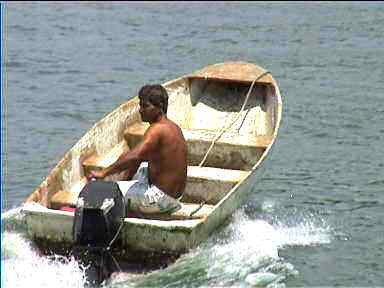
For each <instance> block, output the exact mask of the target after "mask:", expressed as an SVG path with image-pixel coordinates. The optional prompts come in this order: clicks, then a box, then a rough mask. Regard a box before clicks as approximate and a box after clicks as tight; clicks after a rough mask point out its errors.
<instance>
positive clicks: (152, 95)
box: [139, 84, 168, 114]
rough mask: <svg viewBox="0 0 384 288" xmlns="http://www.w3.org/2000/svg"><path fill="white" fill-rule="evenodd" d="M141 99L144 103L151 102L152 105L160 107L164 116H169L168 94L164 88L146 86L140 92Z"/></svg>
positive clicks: (156, 85)
mask: <svg viewBox="0 0 384 288" xmlns="http://www.w3.org/2000/svg"><path fill="white" fill-rule="evenodd" d="M139 98H140V99H141V100H143V101H149V102H150V103H152V105H154V106H156V107H159V108H160V109H161V110H162V111H163V112H164V114H167V110H168V93H167V90H165V88H164V87H163V86H161V85H159V84H155V85H144V86H143V87H141V89H140V91H139Z"/></svg>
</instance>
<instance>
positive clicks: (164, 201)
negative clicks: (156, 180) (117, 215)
mask: <svg viewBox="0 0 384 288" xmlns="http://www.w3.org/2000/svg"><path fill="white" fill-rule="evenodd" d="M117 184H118V185H119V188H120V190H121V192H122V194H123V196H124V201H125V205H126V207H127V211H137V212H141V213H144V214H150V213H173V212H176V211H177V210H179V209H180V208H181V204H180V202H179V200H176V199H174V198H172V197H171V196H169V195H167V194H166V193H164V192H163V191H161V190H160V189H159V188H157V187H156V186H155V185H150V184H149V182H148V163H147V162H143V163H142V164H141V165H140V167H139V168H138V169H137V172H136V174H135V175H134V176H133V178H132V180H130V181H117ZM180 198H181V197H180ZM180 198H179V199H180Z"/></svg>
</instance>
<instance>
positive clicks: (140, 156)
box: [88, 127, 160, 179]
mask: <svg viewBox="0 0 384 288" xmlns="http://www.w3.org/2000/svg"><path fill="white" fill-rule="evenodd" d="M153 128H155V127H150V128H149V129H148V130H147V131H146V133H145V135H144V140H143V142H141V143H140V144H139V145H137V146H136V147H135V148H133V149H132V150H130V151H127V152H124V153H123V154H122V155H121V156H120V157H119V158H118V159H117V160H116V162H115V163H113V164H112V165H110V166H108V167H106V168H104V169H102V170H100V171H92V172H91V173H90V175H89V176H88V179H91V178H105V177H106V176H108V175H111V174H114V173H117V172H121V171H123V170H129V171H130V173H129V174H132V176H133V175H134V173H135V172H136V171H137V168H138V167H139V165H140V164H141V162H143V161H148V160H149V159H150V158H151V156H152V155H153V154H154V153H157V152H158V151H157V148H158V144H159V137H160V135H159V131H158V129H153Z"/></svg>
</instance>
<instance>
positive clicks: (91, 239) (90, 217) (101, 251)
mask: <svg viewBox="0 0 384 288" xmlns="http://www.w3.org/2000/svg"><path fill="white" fill-rule="evenodd" d="M124 217H125V207H124V199H123V195H122V193H121V191H120V189H119V186H118V184H117V183H116V182H106V181H91V182H89V183H87V184H86V185H85V187H84V188H83V190H81V192H80V194H79V198H78V200H77V204H76V210H75V218H74V222H73V231H72V233H73V240H74V245H75V249H74V252H75V254H76V253H79V255H81V256H80V257H81V261H82V262H85V264H87V265H88V264H90V265H88V266H90V268H89V269H88V271H86V275H87V278H88V280H89V282H92V283H91V284H100V283H101V282H102V281H103V280H104V279H105V278H106V277H109V274H110V273H109V272H108V271H107V270H108V269H107V268H108V267H107V266H108V263H107V262H108V261H107V260H108V259H110V258H111V257H112V258H113V256H112V254H111V253H110V248H111V245H112V244H113V241H114V240H116V238H117V236H118V233H119V232H120V229H121V227H122V223H123V218H124ZM84 252H85V253H84ZM84 256H85V257H84ZM110 262H111V261H110ZM115 262H116V261H115Z"/></svg>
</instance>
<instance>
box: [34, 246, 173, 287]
mask: <svg viewBox="0 0 384 288" xmlns="http://www.w3.org/2000/svg"><path fill="white" fill-rule="evenodd" d="M38 242H39V241H37V243H38ZM40 243H41V242H40ZM48 247H49V248H48ZM37 248H38V250H39V251H40V252H41V254H42V255H45V256H54V255H55V256H57V255H60V256H63V257H64V259H65V258H70V257H74V259H75V260H76V261H77V262H78V264H79V266H80V267H81V269H82V270H83V271H84V275H85V278H86V282H85V283H86V284H85V287H99V286H101V285H102V284H105V283H109V282H111V281H113V279H114V278H116V277H118V276H119V278H121V275H141V274H145V273H149V272H153V271H156V270H159V269H165V268H166V267H168V266H169V265H171V264H173V263H175V262H176V260H177V259H178V258H179V257H180V254H169V253H159V252H156V253H148V252H146V253H143V252H136V251H135V252H132V253H129V252H127V251H124V257H122V256H121V251H118V250H117V249H114V250H111V251H108V250H105V249H97V248H92V249H90V248H84V247H69V246H58V245H56V246H55V245H52V244H50V245H49V246H47V245H44V244H43V245H38V247H37Z"/></svg>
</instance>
